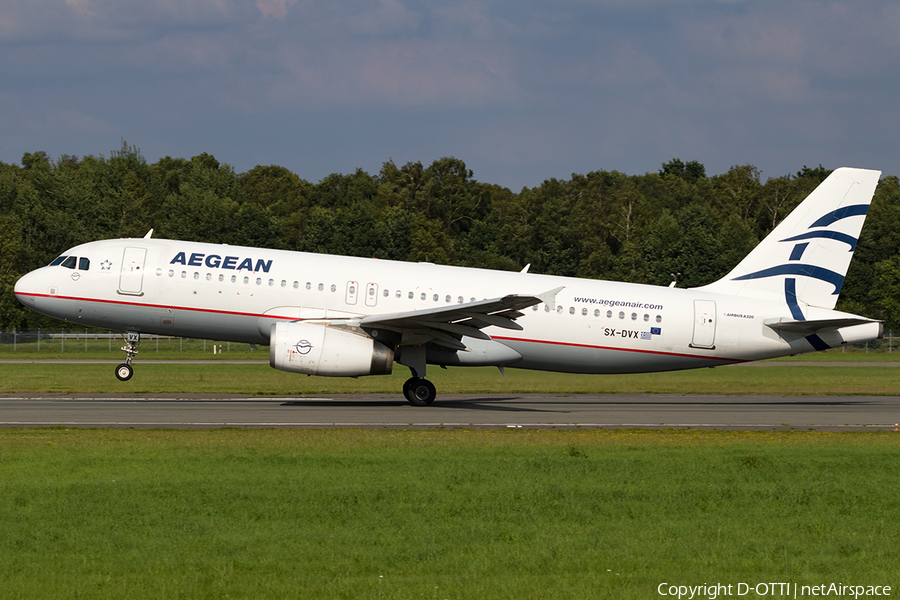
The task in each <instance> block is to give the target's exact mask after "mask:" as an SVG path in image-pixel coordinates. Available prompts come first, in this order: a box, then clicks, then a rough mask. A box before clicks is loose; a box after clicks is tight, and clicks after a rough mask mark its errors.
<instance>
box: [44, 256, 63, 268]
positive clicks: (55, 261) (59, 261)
mask: <svg viewBox="0 0 900 600" xmlns="http://www.w3.org/2000/svg"><path fill="white" fill-rule="evenodd" d="M64 260H66V257H65V256H57V257H56V258H54V259H53V262H52V263H50V264H49V265H48V266H50V267H55V266H56V265H58V264H59V263H61V262H62V261H64Z"/></svg>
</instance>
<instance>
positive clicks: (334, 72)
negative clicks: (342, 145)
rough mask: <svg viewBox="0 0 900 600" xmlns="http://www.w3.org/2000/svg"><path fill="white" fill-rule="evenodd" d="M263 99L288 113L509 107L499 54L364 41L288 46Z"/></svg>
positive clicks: (508, 81)
mask: <svg viewBox="0 0 900 600" xmlns="http://www.w3.org/2000/svg"><path fill="white" fill-rule="evenodd" d="M278 62H279V64H280V65H281V66H282V67H283V68H284V69H285V71H286V72H285V73H282V74H280V75H278V76H277V81H276V83H275V84H274V85H273V88H272V90H271V97H272V98H273V99H274V100H275V101H276V102H278V103H279V104H293V105H296V106H305V107H311V106H319V107H321V106H335V105H341V106H405V107H417V106H418V107H422V106H430V107H450V106H473V105H483V104H496V103H498V102H501V101H514V98H515V96H516V93H517V85H516V83H515V81H514V78H513V77H512V76H511V71H512V66H511V62H512V61H511V59H510V57H509V56H508V55H506V53H505V52H504V51H503V49H502V48H496V47H493V46H491V45H484V44H482V45H473V44H470V43H463V42H459V41H455V40H446V41H443V40H420V39H411V40H403V41H398V40H371V41H368V42H365V43H356V44H352V45H344V44H340V45H332V46H328V47H325V48H322V47H319V48H316V49H313V48H309V47H306V46H303V45H289V46H284V47H282V49H281V54H280V56H279V59H278Z"/></svg>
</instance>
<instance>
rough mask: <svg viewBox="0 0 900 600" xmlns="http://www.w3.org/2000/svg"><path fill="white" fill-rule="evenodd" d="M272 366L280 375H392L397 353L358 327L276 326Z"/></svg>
mask: <svg viewBox="0 0 900 600" xmlns="http://www.w3.org/2000/svg"><path fill="white" fill-rule="evenodd" d="M269 364H270V365H271V366H272V367H273V368H275V369H278V370H280V371H289V372H291V373H306V374H307V375H324V376H327V377H359V376H360V375H389V374H390V372H391V369H392V368H393V366H394V351H393V349H391V348H389V347H387V346H385V345H384V344H382V343H381V342H378V341H375V340H374V339H372V338H371V337H369V336H368V335H367V334H366V332H365V331H363V330H362V329H360V328H359V327H352V326H346V325H335V324H333V323H303V322H289V323H276V324H274V325H272V329H271V332H270V334H269Z"/></svg>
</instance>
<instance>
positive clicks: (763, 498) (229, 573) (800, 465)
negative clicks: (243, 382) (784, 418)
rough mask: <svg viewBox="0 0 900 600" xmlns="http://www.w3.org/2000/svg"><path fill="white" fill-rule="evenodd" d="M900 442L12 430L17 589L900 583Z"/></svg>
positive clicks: (636, 593) (8, 441) (596, 593)
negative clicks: (898, 520)
mask: <svg viewBox="0 0 900 600" xmlns="http://www.w3.org/2000/svg"><path fill="white" fill-rule="evenodd" d="M898 449H900V436H898V435H897V434H893V433H866V434H851V433H847V434H829V433H813V432H803V433H799V432H767V433H752V432H751V433H725V432H699V431H691V432H665V431H662V432H636V431H616V432H532V431H520V432H477V431H455V432H446V431H441V432H437V431H386V430H382V431H354V430H336V431H320V430H263V431H251V430H215V431H137V430H132V431H123V430H94V431H91V430H63V429H49V430H11V429H7V430H0V526H2V535H0V582H2V586H3V587H2V592H0V595H2V597H3V598H6V599H17V598H29V599H30V598H101V599H102V598H165V599H172V598H263V597H264V598H437V599H441V598H477V599H488V598H650V597H656V595H657V594H656V587H657V586H658V585H659V584H660V583H662V582H671V583H683V584H687V583H691V584H695V585H696V584H702V583H704V582H709V583H713V582H725V583H735V582H739V581H745V582H756V581H791V582H797V583H800V584H808V585H809V584H815V585H817V584H820V583H822V582H825V583H827V582H831V581H842V582H844V583H850V582H853V583H865V584H880V585H894V587H895V589H896V584H897V583H898V581H897V578H898V577H897V574H898V573H900V558H898V555H897V552H896V549H897V548H898V547H900V528H898V526H897V524H896V515H897V514H898V512H900V494H898V492H900V485H898V481H900V461H897V460H896V457H897V453H898Z"/></svg>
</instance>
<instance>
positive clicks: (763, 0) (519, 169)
mask: <svg viewBox="0 0 900 600" xmlns="http://www.w3.org/2000/svg"><path fill="white" fill-rule="evenodd" d="M898 74H900V3H897V2H896V0H871V1H869V0H865V1H860V0H855V1H853V0H847V1H834V2H824V1H790V0H753V1H740V0H732V1H725V0H722V1H714V0H707V1H693V0H631V1H626V0H595V1H591V0H581V1H577V0H554V1H552V2H539V1H537V0H518V1H497V2H480V1H477V0H459V1H437V0H435V1H427V0H423V1H413V0H346V1H330V0H321V1H312V0H309V1H307V0H255V1H254V0H248V1H239V0H28V2H23V1H20V0H0V103H2V104H0V106H2V107H3V109H2V110H0V161H3V162H7V163H19V161H20V160H21V157H22V154H24V153H25V152H33V151H37V150H43V151H45V152H47V153H48V154H50V155H51V156H52V157H53V158H57V157H59V156H60V155H61V154H72V155H78V156H82V155H85V154H94V155H101V154H102V155H105V156H108V155H109V153H110V152H111V151H113V150H116V149H118V148H119V147H120V146H121V140H123V139H124V140H126V141H127V142H128V143H129V144H132V145H135V146H137V147H138V148H140V149H141V152H142V153H143V155H144V156H145V157H146V158H147V160H148V161H150V162H155V161H156V160H158V159H159V158H160V157H162V156H165V155H170V156H180V157H186V158H189V157H191V156H194V155H197V154H199V153H201V152H208V153H210V154H213V155H214V156H215V157H216V158H217V159H219V161H221V162H225V163H228V164H230V165H232V166H234V168H235V169H236V170H238V171H239V172H242V171H246V170H248V169H251V168H253V166H255V165H257V164H277V165H281V166H284V167H286V168H288V169H290V170H291V171H293V172H295V173H297V174H298V175H300V176H301V177H303V178H304V179H307V180H308V181H311V182H317V181H319V180H320V179H322V178H323V177H325V176H326V175H328V174H329V173H336V172H339V173H349V172H352V171H354V170H355V169H356V168H362V169H364V170H366V171H368V172H370V173H373V174H374V173H377V172H378V171H379V169H380V168H381V165H382V163H384V162H385V161H387V160H393V161H394V162H395V163H397V164H398V165H401V164H404V163H406V162H409V161H421V162H423V163H424V164H429V163H430V162H431V161H432V160H435V159H437V158H440V157H442V156H455V157H457V158H460V159H462V160H464V161H465V162H466V164H467V165H468V166H469V168H470V169H472V170H473V171H474V177H475V179H477V180H479V181H484V182H488V183H497V184H500V185H503V186H507V187H509V188H511V189H512V190H514V191H518V190H519V189H520V188H522V187H523V186H527V187H532V186H536V185H539V184H540V183H541V182H542V181H543V180H544V179H548V178H551V177H557V178H563V179H568V178H569V177H571V174H572V173H587V172H589V171H594V170H600V169H602V170H619V171H623V172H625V173H629V174H641V173H645V172H655V171H657V170H658V169H659V167H660V165H661V164H662V163H663V162H666V161H668V160H669V159H671V158H674V157H678V158H681V159H683V160H686V161H687V160H698V161H700V162H701V163H703V164H704V165H706V169H707V173H709V174H717V173H723V172H725V171H727V170H728V168H729V167H730V166H732V165H735V164H752V165H755V166H756V167H758V168H759V169H760V170H761V171H762V176H763V179H765V178H768V177H777V176H780V175H785V174H788V173H792V172H794V171H797V170H798V169H800V168H801V167H802V166H803V165H809V166H817V165H818V164H819V163H821V164H822V165H823V166H825V167H827V168H836V167H838V166H858V167H867V168H874V169H881V170H883V171H884V172H885V173H890V174H900V165H898V143H900V116H898V114H900V110H898V104H900V75H898Z"/></svg>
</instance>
